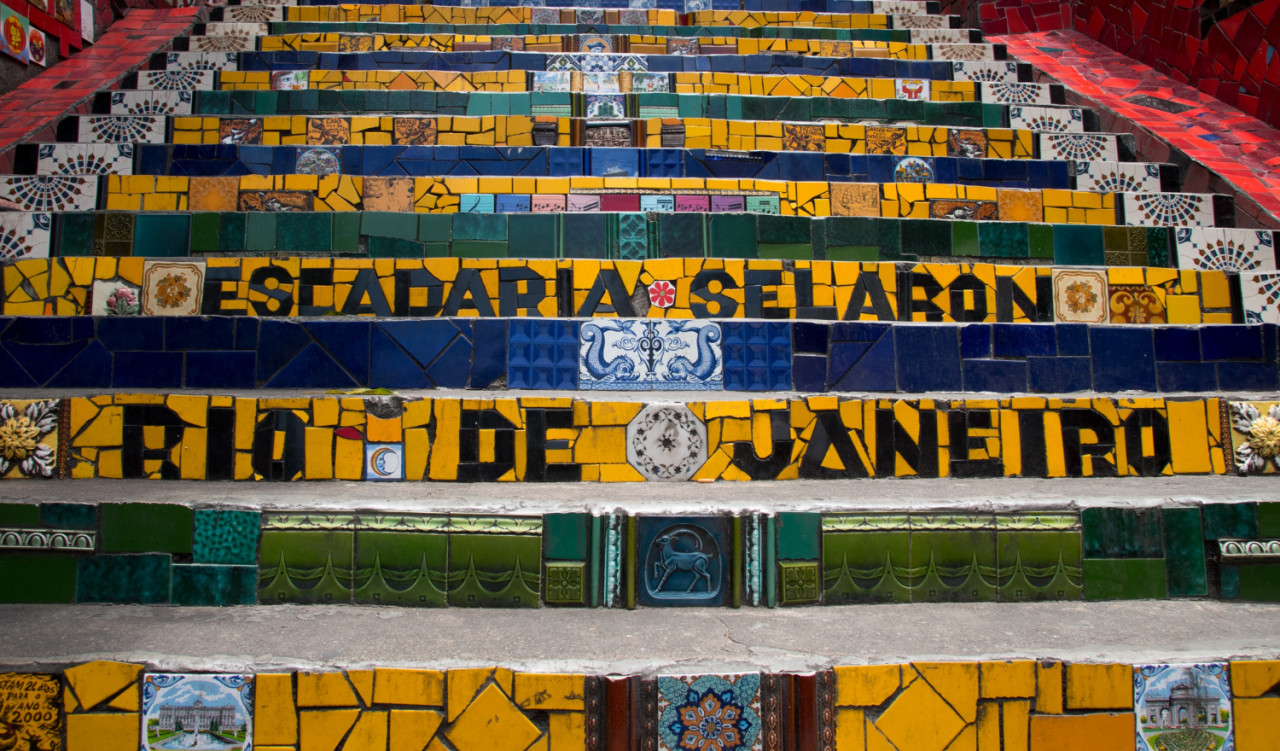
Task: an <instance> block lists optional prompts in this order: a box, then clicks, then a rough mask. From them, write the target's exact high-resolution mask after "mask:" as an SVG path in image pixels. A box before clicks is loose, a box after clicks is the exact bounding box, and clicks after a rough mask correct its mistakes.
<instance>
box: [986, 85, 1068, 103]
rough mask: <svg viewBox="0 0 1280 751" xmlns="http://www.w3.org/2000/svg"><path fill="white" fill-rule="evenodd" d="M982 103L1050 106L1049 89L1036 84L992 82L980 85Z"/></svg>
mask: <svg viewBox="0 0 1280 751" xmlns="http://www.w3.org/2000/svg"><path fill="white" fill-rule="evenodd" d="M982 101H984V102H992V103H994V104H1051V103H1052V99H1051V97H1050V96H1049V87H1048V86H1045V85H1043V84H1038V83H1017V82H1008V83H1006V82H993V83H984V84H983V85H982Z"/></svg>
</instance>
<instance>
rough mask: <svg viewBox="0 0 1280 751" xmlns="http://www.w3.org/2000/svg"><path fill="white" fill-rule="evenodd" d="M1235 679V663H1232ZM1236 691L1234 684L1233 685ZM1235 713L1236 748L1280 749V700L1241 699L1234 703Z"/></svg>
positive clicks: (1253, 749)
mask: <svg viewBox="0 0 1280 751" xmlns="http://www.w3.org/2000/svg"><path fill="white" fill-rule="evenodd" d="M1231 667H1232V678H1233V679H1234V678H1235V675H1234V673H1235V663H1232V666H1231ZM1232 688H1233V689H1234V688H1235V686H1234V684H1233V685H1232ZM1231 704H1232V709H1233V710H1234V711H1235V733H1236V748H1238V749H1240V751H1275V750H1276V749H1277V748H1280V742H1278V741H1280V738H1278V737H1277V735H1276V718H1277V717H1280V699H1278V698H1276V697H1274V696H1269V697H1266V698H1265V699H1241V698H1239V697H1237V698H1236V699H1235V701H1233V702H1232V703H1231Z"/></svg>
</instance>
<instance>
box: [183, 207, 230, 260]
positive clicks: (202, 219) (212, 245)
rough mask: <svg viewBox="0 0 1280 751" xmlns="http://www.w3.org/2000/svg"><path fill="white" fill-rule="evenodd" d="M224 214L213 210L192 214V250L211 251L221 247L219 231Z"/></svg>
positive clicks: (197, 251) (193, 251) (198, 251)
mask: <svg viewBox="0 0 1280 751" xmlns="http://www.w3.org/2000/svg"><path fill="white" fill-rule="evenodd" d="M221 227H222V216H221V215H220V214H216V213H214V212H211V211H206V212H202V213H199V214H192V215H191V252H192V253H211V252H216V251H217V250H218V249H219V239H218V231H219V229H221Z"/></svg>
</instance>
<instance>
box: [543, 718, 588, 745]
mask: <svg viewBox="0 0 1280 751" xmlns="http://www.w3.org/2000/svg"><path fill="white" fill-rule="evenodd" d="M546 740H547V751H582V749H583V748H585V747H586V744H587V720H586V717H585V716H583V714H582V713H581V712H552V713H551V715H550V717H549V722H548V728H547V735H546Z"/></svg>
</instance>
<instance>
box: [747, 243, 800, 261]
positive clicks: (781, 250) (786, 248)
mask: <svg viewBox="0 0 1280 751" xmlns="http://www.w3.org/2000/svg"><path fill="white" fill-rule="evenodd" d="M756 255H757V256H758V257H760V258H762V259H775V258H784V259H785V258H789V259H792V260H796V261H808V260H811V259H812V258H813V246H812V245H809V244H808V243H804V244H796V245H775V244H765V243H760V244H759V245H758V246H757V247H756Z"/></svg>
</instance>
